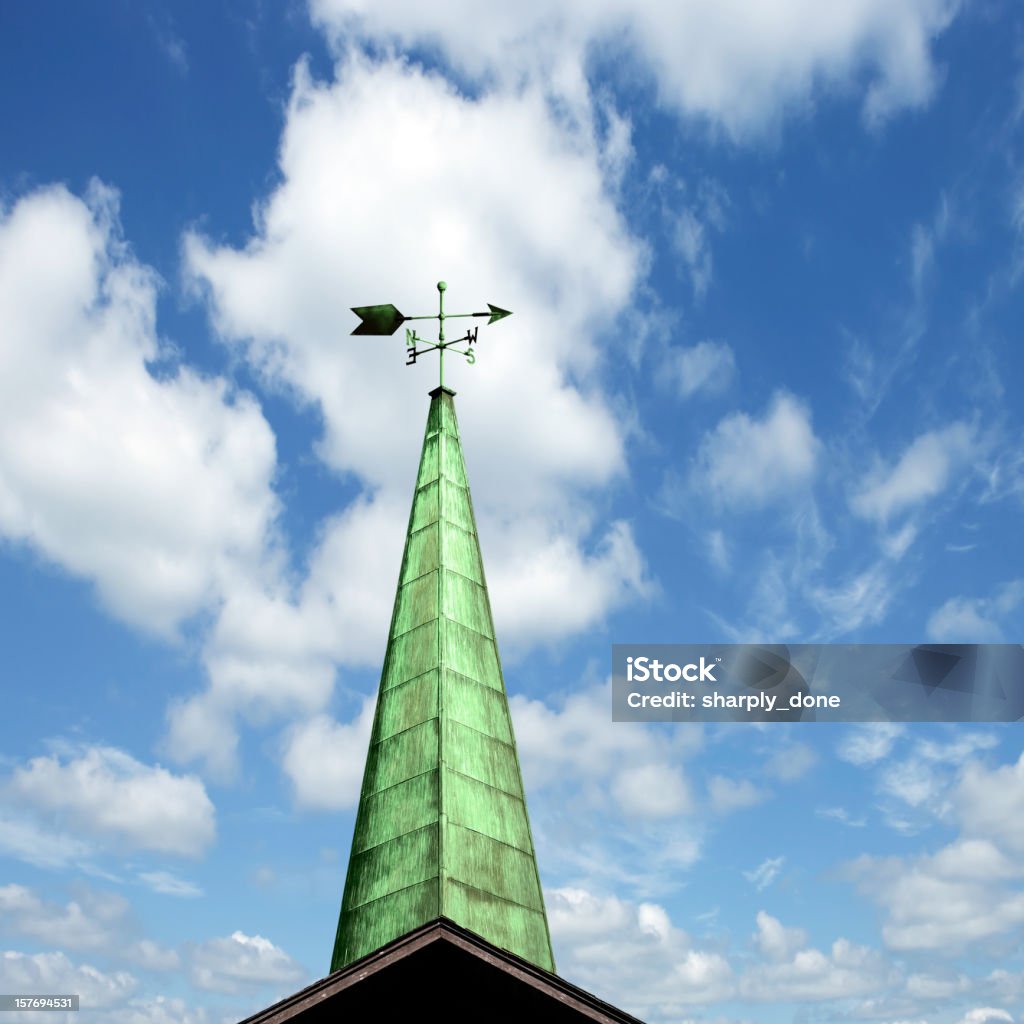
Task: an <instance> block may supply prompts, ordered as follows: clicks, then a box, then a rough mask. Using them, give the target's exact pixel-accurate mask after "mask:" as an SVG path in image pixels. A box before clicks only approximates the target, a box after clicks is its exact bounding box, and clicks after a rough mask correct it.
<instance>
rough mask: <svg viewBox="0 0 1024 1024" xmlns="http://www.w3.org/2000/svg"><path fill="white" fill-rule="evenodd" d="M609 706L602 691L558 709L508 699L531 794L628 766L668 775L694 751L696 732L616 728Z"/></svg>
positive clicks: (577, 696)
mask: <svg viewBox="0 0 1024 1024" xmlns="http://www.w3.org/2000/svg"><path fill="white" fill-rule="evenodd" d="M610 701H611V697H610V694H609V687H608V686H596V687H591V688H590V689H587V690H583V691H579V692H576V693H572V694H570V695H569V696H568V697H567V698H566V699H565V701H564V703H563V705H562V707H561V708H558V709H556V708H551V707H549V706H548V705H547V704H545V703H544V702H543V701H539V700H530V699H528V698H526V697H522V696H520V695H514V696H513V697H512V698H511V700H510V701H509V704H510V707H511V710H512V718H513V721H514V724H515V733H516V745H517V747H518V749H519V757H520V759H521V761H522V764H523V773H524V775H525V776H526V781H527V783H528V785H529V787H530V788H531V789H541V788H543V787H545V786H547V785H554V784H562V783H564V782H566V781H572V782H593V783H603V782H604V781H605V780H608V779H614V778H615V777H616V776H618V775H619V774H620V773H621V772H622V771H623V770H624V769H628V768H631V767H632V768H636V767H643V768H644V769H645V771H652V770H653V766H657V767H658V770H661V769H664V771H665V772H666V773H671V772H673V771H677V770H678V767H677V766H678V763H679V761H680V759H681V758H682V757H685V756H686V755H687V754H690V753H693V752H695V751H696V749H698V747H699V745H700V743H701V734H699V733H698V732H694V731H690V730H682V729H679V730H672V731H670V732H665V731H663V730H656V729H652V728H650V727H647V726H644V725H640V724H636V723H634V724H631V725H629V727H628V728H625V729H624V728H622V723H616V722H613V721H612V720H611V712H610V708H611V703H610ZM629 806H630V805H629V804H628V803H627V804H626V808H627V809H629Z"/></svg>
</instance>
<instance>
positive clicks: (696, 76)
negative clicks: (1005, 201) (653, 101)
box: [310, 0, 959, 138]
mask: <svg viewBox="0 0 1024 1024" xmlns="http://www.w3.org/2000/svg"><path fill="white" fill-rule="evenodd" d="M310 7H311V9H312V11H313V13H314V17H315V18H317V19H319V20H320V22H321V23H323V24H324V25H325V26H326V27H327V28H328V30H329V32H330V33H331V34H332V36H333V37H334V38H335V40H336V41H337V44H338V46H339V48H340V47H342V46H343V45H344V43H343V40H344V39H345V38H346V36H347V34H348V33H356V34H357V35H359V36H361V37H369V38H372V39H375V40H377V41H381V40H395V41H397V42H398V43H399V44H400V45H402V46H405V47H408V46H411V45H414V44H427V45H429V46H430V47H432V48H433V47H437V48H439V49H440V51H441V53H442V54H443V55H444V57H445V58H446V60H448V61H449V62H451V63H452V64H453V65H454V66H455V67H457V68H458V69H459V70H460V71H461V72H463V73H464V74H468V75H470V76H471V77H473V78H479V79H482V80H495V79H497V80H498V81H513V82H514V81H516V80H517V79H519V78H521V77H522V76H526V77H527V78H532V79H535V80H541V81H544V82H545V84H546V86H547V88H548V89H549V90H550V91H551V92H552V93H554V94H555V95H556V96H558V97H559V98H560V99H561V100H562V101H563V102H564V103H566V104H567V105H568V107H569V109H570V111H573V112H578V111H579V110H580V108H584V109H585V105H586V100H587V85H586V77H585V75H586V69H587V58H588V54H589V53H591V52H592V51H593V50H594V48H596V47H601V48H603V49H604V50H607V48H608V47H609V46H612V47H613V50H614V52H616V55H617V56H618V57H619V59H620V60H621V59H623V58H625V59H626V60H627V63H628V64H629V65H630V66H633V63H632V62H633V61H635V62H636V63H635V66H636V67H637V68H642V69H643V73H644V74H645V75H649V76H650V77H651V79H652V80H653V82H654V84H655V86H656V93H657V96H658V98H659V99H660V101H661V102H662V104H663V105H664V106H666V107H669V108H672V109H675V110H678V111H679V112H680V113H683V114H685V115H688V116H691V117H696V118H698V119H702V120H703V119H707V120H709V121H711V122H712V123H713V124H716V125H720V126H722V127H723V128H724V129H725V131H726V132H728V133H729V134H730V135H732V136H733V137H736V138H741V137H745V136H749V135H751V134H760V133H762V132H764V131H765V130H766V129H768V128H770V127H772V126H774V125H775V124H777V123H778V122H779V121H780V120H781V118H782V117H783V116H784V114H786V113H788V112H792V111H795V110H802V109H806V108H808V107H809V106H810V105H811V104H812V103H813V102H814V100H815V98H816V97H818V96H819V95H820V94H821V93H822V92H828V91H831V90H836V91H839V92H849V91H850V90H851V89H855V90H856V91H857V93H860V92H861V90H863V117H864V119H865V121H866V122H867V123H868V124H872V125H874V124H878V123H879V122H881V121H883V120H885V119H886V118H888V117H890V116H892V114H894V113H895V112H897V111H899V110H901V109H904V108H906V107H911V108H914V107H920V106H922V105H924V104H925V103H927V102H928V100H929V99H930V98H931V96H932V94H933V92H934V90H935V88H936V85H937V81H938V75H937V73H936V71H935V68H934V66H933V64H932V59H931V55H930V52H929V51H930V46H931V43H932V40H933V39H934V38H935V37H936V36H937V35H939V34H940V33H941V32H942V31H943V30H944V29H945V28H946V26H947V25H948V24H949V22H950V21H951V20H952V18H953V16H954V15H955V13H956V11H957V9H958V7H959V4H958V3H956V2H949V0H898V2H894V0H857V2H855V3H850V4H844V5H840V6H836V5H822V4H817V3H813V2H811V0H776V2H774V3H771V4H762V5H755V6H751V5H749V4H745V3H743V2H742V0H725V2H722V3H717V4H715V5H713V6H711V7H709V6H708V5H707V4H704V3H701V2H699V0H688V2H684V3H677V4H669V5H666V4H659V3H654V2H647V3H640V4H637V3H626V2H625V0H601V2H596V3H595V2H584V0H573V2H570V3H568V4H565V5H562V6H561V7H560V8H559V10H558V12H557V13H552V11H551V9H550V7H548V6H547V5H545V4H543V3H540V2H539V0H531V2H527V3H523V4H519V5H517V6H516V8H515V10H514V11H513V10H512V9H511V8H510V9H508V10H500V11H495V12H493V15H492V16H491V17H489V18H488V22H487V31H486V32H480V31H479V30H478V26H477V21H476V19H475V17H474V13H475V12H474V9H473V7H472V4H470V3H468V2H467V0H458V2H455V3H450V4H447V5H445V7H444V8H443V9H439V8H423V7H422V6H419V5H416V4H414V3H409V2H406V3H392V4H388V5H386V6H384V7H381V5H367V4H363V3H358V2H356V0H312V2H311V4H310ZM630 58H632V59H631V60H630Z"/></svg>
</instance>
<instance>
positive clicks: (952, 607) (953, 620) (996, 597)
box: [925, 579, 1024, 644]
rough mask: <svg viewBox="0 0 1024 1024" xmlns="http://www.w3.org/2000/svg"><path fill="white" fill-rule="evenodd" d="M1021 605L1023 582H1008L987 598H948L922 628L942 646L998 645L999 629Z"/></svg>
mask: <svg viewBox="0 0 1024 1024" xmlns="http://www.w3.org/2000/svg"><path fill="white" fill-rule="evenodd" d="M1021 604H1024V579H1017V580H1010V581H1009V582H1008V583H1004V584H1002V585H1001V586H1000V587H998V588H997V589H996V591H995V593H994V594H993V595H992V596H991V597H976V598H969V597H951V598H950V599H949V600H948V601H945V602H944V603H943V604H942V605H941V606H940V607H939V608H937V609H936V610H935V611H934V612H932V614H931V615H930V616H929V618H928V625H927V626H926V627H925V628H926V631H927V634H928V636H929V638H930V639H932V640H938V641H941V642H943V643H974V644H993V643H1002V642H1003V641H1005V639H1006V635H1005V633H1004V629H1003V627H1004V626H1007V625H1010V623H1008V622H1007V619H1008V617H1009V616H1011V615H1012V613H1013V612H1015V611H1016V610H1017V609H1018V608H1019V607H1020V606H1021ZM1011 628H1012V626H1011Z"/></svg>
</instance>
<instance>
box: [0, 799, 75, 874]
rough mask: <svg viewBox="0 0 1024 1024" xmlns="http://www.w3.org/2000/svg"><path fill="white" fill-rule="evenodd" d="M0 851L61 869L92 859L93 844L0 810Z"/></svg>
mask: <svg viewBox="0 0 1024 1024" xmlns="http://www.w3.org/2000/svg"><path fill="white" fill-rule="evenodd" d="M0 851H3V853H5V854H6V855H7V856H9V857H16V858H17V859H18V860H22V861H25V862H26V863H28V864H34V865H36V866H37V867H41V868H60V867H65V866H66V865H68V864H77V863H81V862H83V861H85V860H87V859H89V858H90V857H91V856H92V854H93V853H94V852H95V848H94V845H93V844H92V843H90V842H87V841H86V840H84V839H82V838H81V837H79V836H72V835H68V833H67V832H65V831H58V830H54V829H51V828H43V827H42V826H41V825H40V824H39V822H37V821H34V820H32V818H30V817H25V816H17V815H14V814H11V813H2V812H0Z"/></svg>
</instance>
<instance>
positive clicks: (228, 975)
mask: <svg viewBox="0 0 1024 1024" xmlns="http://www.w3.org/2000/svg"><path fill="white" fill-rule="evenodd" d="M305 973H306V972H305V971H304V970H303V968H302V967H301V966H300V965H299V964H297V963H296V962H295V961H294V960H293V959H292V958H291V957H290V956H289V955H288V954H287V953H286V952H285V951H284V950H283V949H280V948H278V947H277V946H275V945H274V944H273V943H272V942H271V941H270V940H269V939H265V938H263V936H261V935H246V934H244V933H243V932H240V931H236V932H232V933H231V935H230V936H229V937H227V938H220V939H210V940H208V941H207V942H204V943H202V944H201V945H199V946H197V947H195V948H194V949H192V951H191V956H190V967H189V977H190V978H191V981H192V984H194V985H195V986H196V987H197V988H201V989H205V990H206V991H208V992H227V993H235V992H240V991H244V990H245V989H249V988H259V987H262V986H264V985H286V984H287V985H293V986H294V985H297V983H298V982H299V981H301V980H302V978H303V977H304V976H305Z"/></svg>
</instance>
